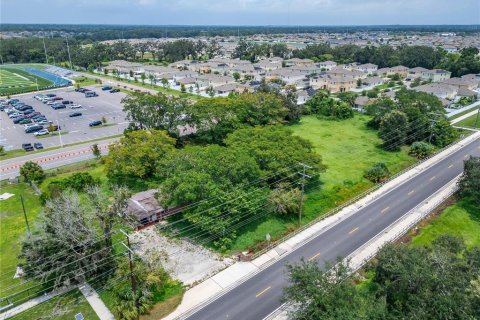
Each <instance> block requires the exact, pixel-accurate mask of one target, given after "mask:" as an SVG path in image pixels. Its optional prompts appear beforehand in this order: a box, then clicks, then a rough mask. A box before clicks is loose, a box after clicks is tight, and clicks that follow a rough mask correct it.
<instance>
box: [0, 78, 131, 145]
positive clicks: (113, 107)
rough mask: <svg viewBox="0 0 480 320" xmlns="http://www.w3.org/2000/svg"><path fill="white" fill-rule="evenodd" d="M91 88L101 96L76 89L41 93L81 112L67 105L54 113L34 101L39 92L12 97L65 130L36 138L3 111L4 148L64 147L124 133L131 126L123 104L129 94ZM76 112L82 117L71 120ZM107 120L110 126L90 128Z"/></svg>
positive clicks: (0, 123)
mask: <svg viewBox="0 0 480 320" xmlns="http://www.w3.org/2000/svg"><path fill="white" fill-rule="evenodd" d="M87 88H89V89H91V90H94V91H95V92H96V93H97V94H98V96H97V97H90V98H86V97H85V94H84V93H81V92H75V91H74V88H71V87H70V88H63V89H59V90H51V91H44V92H43V91H42V92H41V94H48V93H54V94H55V95H57V96H58V97H61V98H63V101H64V100H68V101H73V103H74V104H79V105H81V106H82V107H81V108H77V109H70V108H69V107H68V106H67V108H65V109H58V110H54V109H53V108H52V107H51V106H49V105H47V104H44V103H43V102H41V101H39V100H37V99H35V98H34V96H35V95H37V94H39V93H31V94H25V95H18V96H12V97H11V98H15V99H19V100H20V101H21V102H24V103H25V104H26V105H30V106H32V107H33V109H34V110H35V111H38V112H40V113H41V114H42V115H44V116H45V117H46V118H47V120H48V121H51V122H52V124H53V125H59V126H60V128H61V130H60V134H58V133H54V134H49V135H45V136H41V137H36V136H34V135H33V133H29V134H27V133H25V130H24V125H23V124H14V123H13V121H12V119H10V118H9V117H8V115H7V114H6V113H5V112H0V145H3V146H4V147H5V150H12V149H20V148H21V147H22V144H23V143H32V144H33V143H35V142H41V143H42V144H43V147H44V148H50V147H55V146H60V145H61V144H64V145H65V144H71V143H78V142H85V141H88V140H93V139H99V138H104V137H109V136H112V135H117V134H120V133H122V132H123V130H124V129H125V128H126V127H127V126H128V123H127V121H126V120H125V114H124V113H123V111H122V104H121V102H120V101H121V100H122V98H123V97H125V94H124V93H122V92H116V93H110V92H109V91H102V90H101V86H99V85H97V86H89V87H87ZM60 102H61V101H60ZM73 112H80V113H81V114H82V115H81V116H77V117H73V118H72V117H69V115H70V114H71V113H73ZM103 117H104V118H105V119H106V125H103V126H97V127H89V123H91V122H92V121H101V120H102V118H103ZM44 127H45V128H47V125H44Z"/></svg>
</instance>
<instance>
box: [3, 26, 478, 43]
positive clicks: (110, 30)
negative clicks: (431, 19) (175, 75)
mask: <svg viewBox="0 0 480 320" xmlns="http://www.w3.org/2000/svg"><path fill="white" fill-rule="evenodd" d="M1 26H2V30H3V31H17V32H22V31H30V32H38V31H41V32H43V33H47V34H50V35H51V36H53V37H55V36H59V34H60V33H70V34H71V35H72V36H73V37H74V38H76V39H79V40H83V39H92V40H94V41H103V40H114V39H139V38H163V37H165V36H168V37H198V36H237V35H239V34H240V35H242V36H247V35H254V34H283V33H289V34H296V33H321V32H339V33H354V32H368V31H391V32H457V33H471V32H478V26H476V25H441V26H437V25H431V26H429V25H417V26H415V25H411V26H399V25H391V26H130V25H123V26H122V25H71V24H67V25H62V24H2V25H1Z"/></svg>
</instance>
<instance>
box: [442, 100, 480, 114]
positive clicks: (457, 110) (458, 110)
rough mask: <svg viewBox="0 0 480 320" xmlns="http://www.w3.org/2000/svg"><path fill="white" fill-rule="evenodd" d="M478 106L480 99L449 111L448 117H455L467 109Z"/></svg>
mask: <svg viewBox="0 0 480 320" xmlns="http://www.w3.org/2000/svg"><path fill="white" fill-rule="evenodd" d="M477 106H480V101H477V102H474V103H472V104H469V105H468V106H465V107H463V108H460V109H454V110H452V111H450V112H448V113H447V118H450V117H453V116H455V115H456V114H459V113H462V112H464V111H465V110H470V109H472V108H475V107H477ZM450 110H451V109H450Z"/></svg>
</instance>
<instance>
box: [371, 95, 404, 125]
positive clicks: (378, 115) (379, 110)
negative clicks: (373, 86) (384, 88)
mask: <svg viewBox="0 0 480 320" xmlns="http://www.w3.org/2000/svg"><path fill="white" fill-rule="evenodd" d="M395 109H397V105H396V104H395V102H393V101H392V100H391V99H389V98H379V99H376V100H375V101H373V102H372V103H369V104H368V105H367V106H366V107H365V110H366V113H367V114H368V115H371V116H373V118H372V119H371V120H370V121H368V123H367V125H368V126H369V127H371V128H374V129H378V128H380V122H382V118H383V117H384V116H385V115H386V114H387V113H389V112H390V111H393V110H395Z"/></svg>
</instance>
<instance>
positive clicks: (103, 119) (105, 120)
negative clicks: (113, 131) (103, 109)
mask: <svg viewBox="0 0 480 320" xmlns="http://www.w3.org/2000/svg"><path fill="white" fill-rule="evenodd" d="M102 123H103V124H106V123H107V118H105V116H103V117H102Z"/></svg>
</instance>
